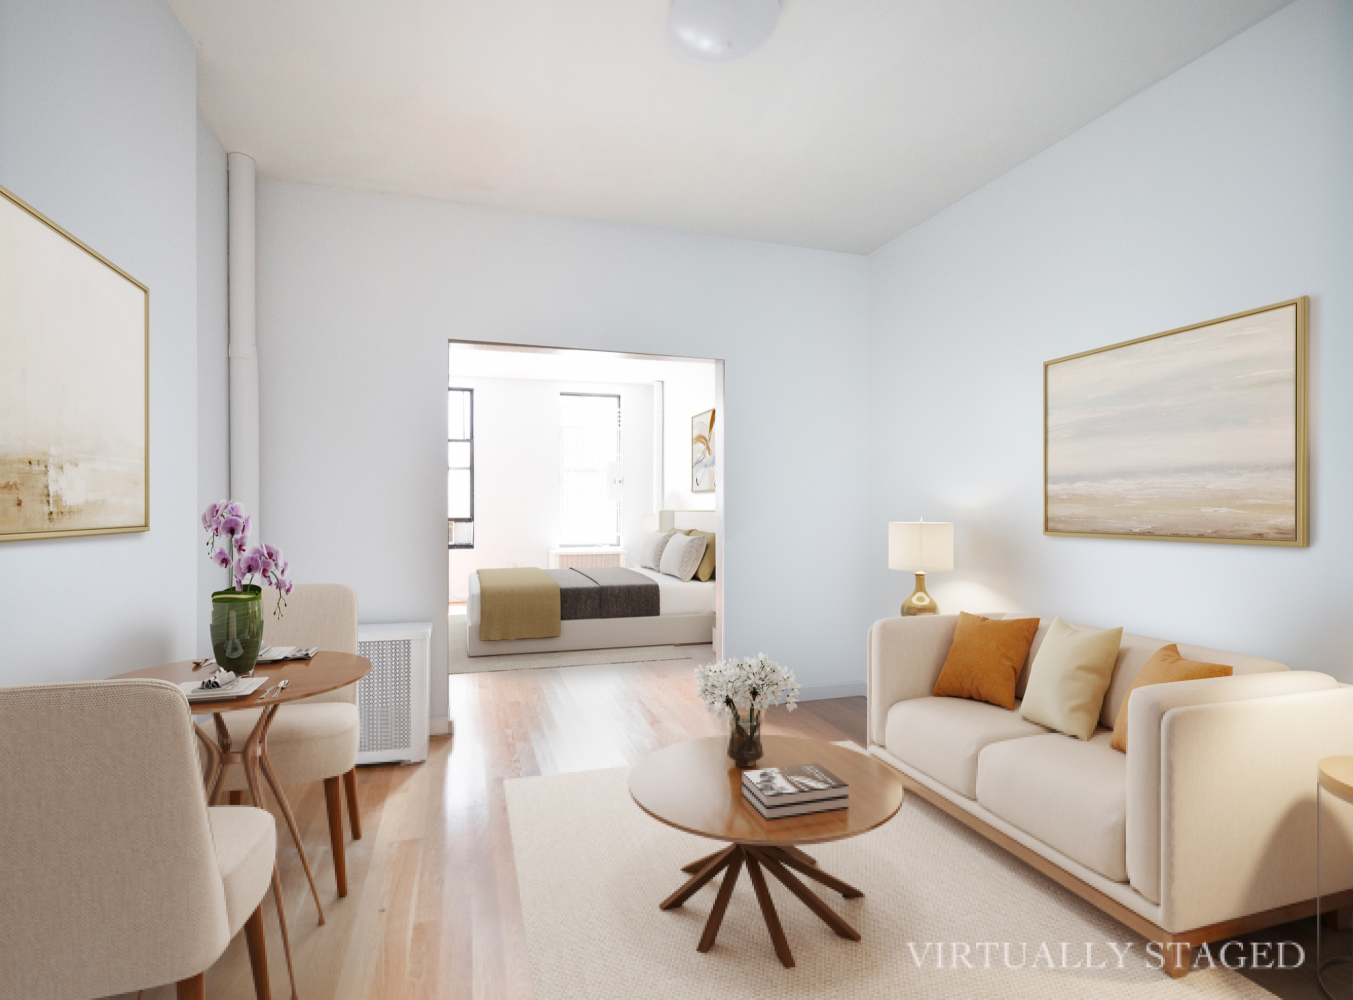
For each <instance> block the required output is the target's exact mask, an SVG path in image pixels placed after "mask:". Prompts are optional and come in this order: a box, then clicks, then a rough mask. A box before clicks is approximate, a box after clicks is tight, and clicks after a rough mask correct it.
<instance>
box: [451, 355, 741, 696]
mask: <svg viewBox="0 0 1353 1000" xmlns="http://www.w3.org/2000/svg"><path fill="white" fill-rule="evenodd" d="M725 423H726V422H725V421H724V419H723V362H722V361H721V360H719V359H714V358H684V357H667V356H659V355H643V354H620V353H612V352H606V351H590V350H579V349H573V348H539V347H518V346H511V345H503V344H489V343H480V342H472V341H451V342H450V343H449V345H448V365H447V470H446V476H447V478H446V484H447V590H448V608H447V612H448V636H449V641H448V664H447V666H448V670H449V671H450V672H451V673H453V674H456V673H477V672H480V671H483V670H500V669H515V668H519V667H529V666H569V665H576V664H585V663H594V662H607V663H618V662H628V660H627V659H626V657H627V656H633V658H634V659H636V660H643V659H665V658H672V657H674V656H684V655H704V654H693V653H692V654H688V653H687V652H686V650H691V649H695V648H696V647H704V648H705V649H706V650H707V653H708V655H710V656H712V657H717V656H718V655H720V652H721V649H722V645H723V641H722V637H723V631H724V630H723V585H722V579H723V573H724V566H723V558H724V553H723V546H721V545H719V544H718V543H719V540H720V537H721V535H722V529H723V494H724V486H723V475H722V473H723V468H722V466H723V448H722V442H723V438H724V431H725ZM664 555H665V556H666V557H667V558H666V564H664V562H663V558H662V557H663V556H664ZM508 570H511V571H515V572H512V573H505V572H502V571H508ZM551 581H552V582H551ZM556 592H557V597H556V598H553V599H554V600H555V601H556V610H554V611H553V612H551V610H550V604H549V602H550V600H551V598H550V596H549V595H550V594H552V593H556ZM514 595H515V596H514ZM542 609H543V610H542ZM538 614H543V615H544V617H545V620H543V621H540V620H537V619H536V618H533V617H532V616H533V615H538ZM551 614H553V615H557V617H556V618H551V617H550V616H551Z"/></svg>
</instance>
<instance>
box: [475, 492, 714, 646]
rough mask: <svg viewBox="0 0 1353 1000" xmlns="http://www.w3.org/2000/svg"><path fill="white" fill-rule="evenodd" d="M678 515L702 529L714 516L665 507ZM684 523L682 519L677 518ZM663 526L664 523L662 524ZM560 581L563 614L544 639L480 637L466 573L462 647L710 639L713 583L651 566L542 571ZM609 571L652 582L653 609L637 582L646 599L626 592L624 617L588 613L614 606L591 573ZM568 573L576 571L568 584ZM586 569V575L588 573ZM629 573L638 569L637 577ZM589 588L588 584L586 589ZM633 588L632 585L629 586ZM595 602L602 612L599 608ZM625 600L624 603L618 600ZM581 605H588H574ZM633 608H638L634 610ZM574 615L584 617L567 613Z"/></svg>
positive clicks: (617, 580) (616, 578) (599, 575)
mask: <svg viewBox="0 0 1353 1000" xmlns="http://www.w3.org/2000/svg"><path fill="white" fill-rule="evenodd" d="M665 513H676V514H677V515H678V518H677V524H676V525H675V526H676V527H678V528H681V527H696V528H701V530H704V528H703V524H705V523H711V527H712V521H713V515H712V514H709V515H708V520H706V518H705V517H700V518H694V517H682V516H680V515H689V514H694V513H700V514H704V512H686V511H677V512H665ZM682 522H686V523H682ZM663 527H664V529H665V530H667V529H668V525H666V524H665V525H664V526H663ZM547 572H549V573H550V574H551V576H553V577H555V578H556V580H558V581H559V582H560V584H561V591H560V599H561V604H562V605H563V612H564V613H563V615H562V619H563V620H561V621H560V622H559V635H558V637H555V638H548V639H493V640H489V639H481V638H480V636H479V626H480V622H481V606H480V605H481V599H480V581H479V573H478V572H472V573H471V574H470V578H469V600H468V602H467V606H466V615H465V621H466V637H465V646H466V652H467V653H468V654H469V655H470V656H472V657H474V656H493V655H498V654H503V653H549V652H559V651H564V650H574V649H614V648H618V647H623V646H665V645H683V644H687V643H707V642H711V641H713V636H714V620H715V619H714V616H715V599H716V598H715V589H714V588H715V582H714V580H712V579H711V580H707V581H701V580H698V579H691V580H689V581H682V580H679V579H677V578H676V577H674V576H668V575H666V574H664V573H659V572H657V571H655V570H651V569H645V568H642V567H638V566H632V567H628V568H626V569H624V570H619V571H616V570H596V569H588V568H577V569H566V570H550V571H547ZM607 573H609V574H611V577H610V582H611V583H613V584H621V583H623V582H625V581H626V580H628V581H630V582H631V583H632V584H643V583H646V582H648V581H651V582H652V583H653V584H655V585H656V587H657V595H656V597H657V600H656V604H657V608H656V610H657V614H651V613H648V612H651V611H652V610H655V609H654V608H653V606H652V605H653V603H654V602H652V600H651V597H652V594H651V590H652V588H646V587H643V586H640V587H639V589H640V590H645V591H648V594H647V595H646V597H645V600H647V602H648V603H640V604H639V605H638V606H637V609H636V606H635V605H634V604H633V601H634V596H633V593H632V592H631V594H630V597H629V608H628V615H629V616H628V617H616V618H610V617H591V615H596V614H599V613H604V611H605V609H606V608H607V607H614V606H618V605H617V604H616V601H611V602H610V603H609V604H607V603H605V601H606V599H605V598H603V597H601V596H600V595H598V594H597V593H596V590H595V585H594V583H593V578H596V580H599V581H601V582H602V584H606V583H607V582H608V579H607V576H606V574H607ZM570 574H576V575H577V576H576V578H573V585H570V583H569V580H570V579H571V577H570V576H569V575H570ZM588 574H590V576H588ZM632 574H638V575H637V576H635V575H632ZM589 588H590V589H589ZM631 591H633V587H632V588H631ZM599 602H601V603H600V607H601V609H602V610H601V611H599V610H598V607H599ZM621 603H624V602H621ZM583 607H586V608H587V609H588V610H585V611H584V610H579V609H581V608H583ZM636 610H638V611H639V612H640V613H637V614H636ZM573 614H578V615H588V617H571V615H573Z"/></svg>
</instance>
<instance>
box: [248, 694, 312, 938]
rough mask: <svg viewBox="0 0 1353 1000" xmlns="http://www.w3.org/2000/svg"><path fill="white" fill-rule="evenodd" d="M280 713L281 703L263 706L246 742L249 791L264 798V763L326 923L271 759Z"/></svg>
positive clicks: (302, 848)
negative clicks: (261, 783) (273, 728)
mask: <svg viewBox="0 0 1353 1000" xmlns="http://www.w3.org/2000/svg"><path fill="white" fill-rule="evenodd" d="M276 714H277V706H276V705H269V706H268V707H267V708H265V709H264V710H263V714H262V715H261V716H259V718H258V725H256V726H254V731H253V732H252V733H250V734H249V741H248V742H247V743H246V744H245V753H244V776H245V780H246V781H247V782H248V783H249V794H250V795H251V796H253V799H254V804H255V805H257V804H258V803H260V802H262V801H263V798H262V796H261V795H260V793H259V788H258V779H257V772H258V769H259V766H260V765H262V768H263V776H264V777H265V778H266V779H267V780H268V787H269V788H271V789H272V794H273V798H275V799H277V805H278V807H279V808H281V810H282V818H283V819H284V820H286V822H287V829H289V830H290V831H291V839H292V842H293V843H295V845H296V853H297V854H299V855H300V856H301V867H302V868H304V869H305V877H306V879H307V880H309V882H310V894H311V895H312V896H314V897H315V909H316V910H318V911H319V922H320V925H321V926H323V925H324V923H325V920H324V907H323V906H322V905H321V904H320V901H319V889H318V888H316V886H315V876H314V874H313V873H311V871H310V859H309V858H307V857H306V856H305V845H304V844H302V843H301V831H300V828H299V827H297V826H296V817H295V816H294V815H292V812H291V803H290V802H288V801H287V797H286V794H285V793H284V792H283V791H282V783H281V782H280V781H278V780H277V772H276V771H274V770H273V767H272V761H271V760H269V759H268V728H269V727H270V726H271V725H272V720H273V716H275V715H276Z"/></svg>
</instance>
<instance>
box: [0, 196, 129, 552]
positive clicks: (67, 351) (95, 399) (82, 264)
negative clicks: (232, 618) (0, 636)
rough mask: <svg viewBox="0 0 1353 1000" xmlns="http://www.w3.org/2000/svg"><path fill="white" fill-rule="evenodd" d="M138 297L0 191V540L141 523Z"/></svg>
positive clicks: (110, 270) (105, 266)
mask: <svg viewBox="0 0 1353 1000" xmlns="http://www.w3.org/2000/svg"><path fill="white" fill-rule="evenodd" d="M149 316H150V295H149V292H148V291H147V289H146V286H145V285H142V284H141V283H140V282H138V281H136V280H135V279H134V278H132V277H131V276H130V275H129V274H127V273H126V272H124V271H122V270H121V269H120V268H118V267H116V266H115V265H113V264H112V263H110V262H109V261H107V260H105V259H104V258H102V257H100V256H99V255H98V254H97V253H95V252H94V251H93V250H91V249H90V248H89V247H87V246H85V245H84V244H83V243H81V242H80V241H79V240H77V239H76V238H75V237H73V236H71V235H70V234H69V233H67V232H65V231H64V230H63V229H61V228H60V227H58V226H57V225H56V224H55V223H53V222H51V221H49V220H48V219H46V218H45V217H43V216H42V215H40V214H39V213H38V212H37V211H35V210H34V209H32V208H30V207H29V206H28V205H26V204H24V203H23V202H22V201H20V200H19V199H18V198H16V197H14V196H13V195H12V194H10V193H9V192H8V191H6V190H4V189H3V188H0V541H12V540H18V539H28V538H52V537H61V536H66V535H95V534H113V533H119V532H127V531H146V530H148V529H149V527H150V503H149V499H150V495H149V481H150V477H149V472H150V469H149V462H148V456H149V449H148V443H149V429H150V428H149V420H148V399H147V372H148V358H149V354H148V351H149Z"/></svg>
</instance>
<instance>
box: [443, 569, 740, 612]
mask: <svg viewBox="0 0 1353 1000" xmlns="http://www.w3.org/2000/svg"><path fill="white" fill-rule="evenodd" d="M632 569H633V571H634V572H635V573H641V574H643V575H644V576H646V577H648V578H649V579H651V580H653V581H654V582H655V583H657V585H658V600H659V606H660V611H659V614H662V615H707V614H711V613H712V612H713V611H714V581H713V580H708V581H700V580H688V581H682V580H678V579H677V578H676V577H674V576H666V575H665V574H663V573H658V572H655V571H654V570H651V569H640V568H639V567H638V566H635V567H632ZM465 610H466V614H467V617H468V619H469V624H470V625H474V626H478V624H479V574H478V573H471V574H470V593H469V600H468V601H467V603H466V608H465Z"/></svg>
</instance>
